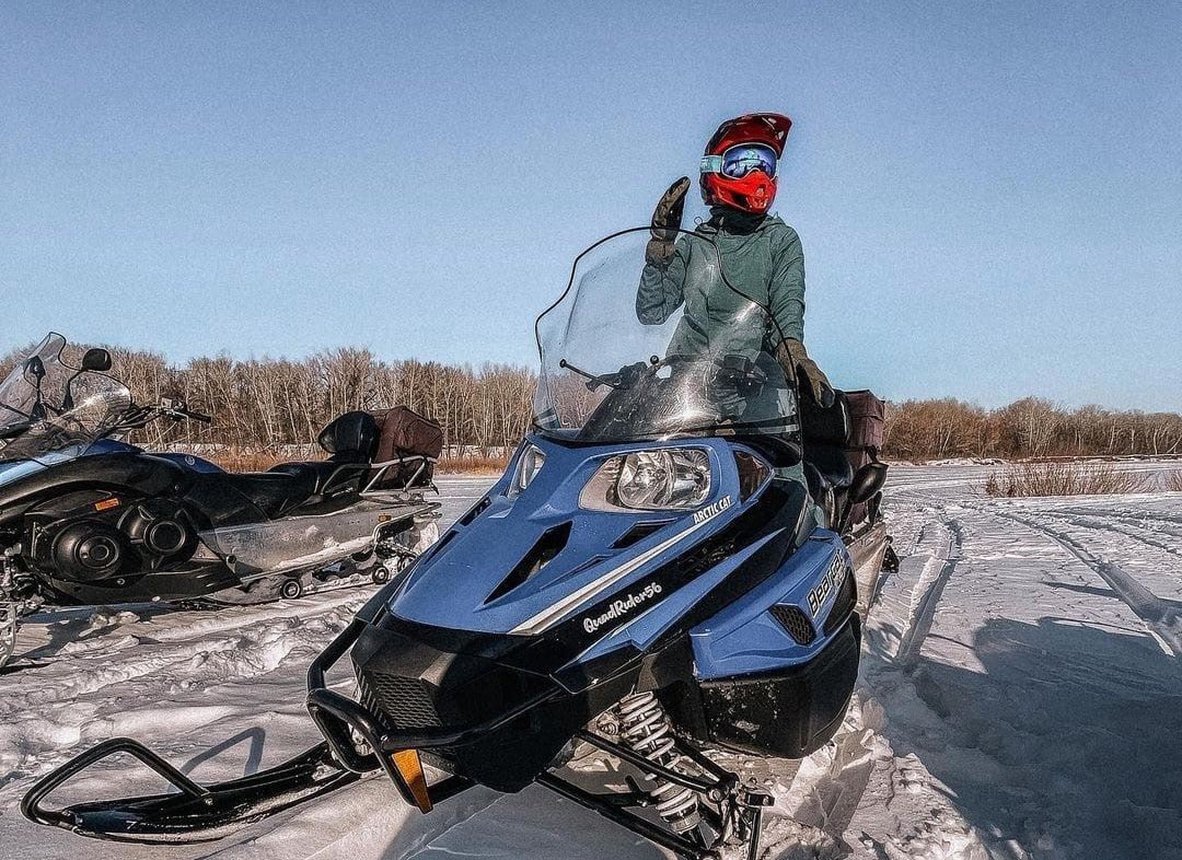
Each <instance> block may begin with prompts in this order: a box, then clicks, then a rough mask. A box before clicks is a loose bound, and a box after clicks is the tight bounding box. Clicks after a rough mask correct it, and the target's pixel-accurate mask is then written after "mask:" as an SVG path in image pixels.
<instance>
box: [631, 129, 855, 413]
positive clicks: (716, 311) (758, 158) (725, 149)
mask: <svg viewBox="0 0 1182 860" xmlns="http://www.w3.org/2000/svg"><path fill="white" fill-rule="evenodd" d="M791 127H792V120H790V119H789V118H788V117H786V116H784V115H782V114H776V113H754V114H745V115H744V116H740V117H736V118H735V119H730V120H727V121H726V122H724V123H723V124H722V125H720V126H719V127H718V130H717V131H716V132H714V136H713V137H711V138H710V141H709V143H707V144H706V151H705V154H704V155H703V157H702V162H701V167H700V175H699V185H700V186H701V191H702V199H703V200H704V201H705V202H706V205H707V206H709V207H710V219H709V220H708V221H706V222H705V223H704V224H700V225H699V226H698V228H697V231H696V232H697V233H699V234H702V235H704V236H706V237H708V238H709V240H712V241H713V243H714V245H715V247H716V248H717V249H718V251H717V253H718V254H719V256H720V258H721V263H722V268H723V269H724V270H725V277H724V281H725V283H722V282H720V281H718V280H717V279H712V278H700V277H687V274H690V273H692V272H693V271H694V268H695V263H697V264H698V265H703V263H702V261H703V260H706V259H709V258H711V256H712V255H710V254H707V253H704V252H703V250H702V249H698V250H697V253H696V254H695V245H697V244H698V243H699V242H701V241H703V240H698V239H696V238H695V237H694V236H692V235H690V234H687V233H681V234H678V232H677V231H678V229H679V228H680V227H681V218H682V212H683V211H684V209H685V195H686V192H687V191H689V187H690V180H689V177H687V176H683V177H681V178H680V179H678V180H677V181H676V182H674V183H673V184H672V185H670V186H669V189H668V190H667V191H666V192H665V193H664V195H662V197H661V199H660V201H659V202H658V203H657V207H656V210H655V211H654V212H653V218H652V238H651V239H650V240H649V243H648V246H647V248H646V251H645V266H644V271H643V273H642V275H641V279H640V287H639V289H638V290H637V294H636V315H637V317H638V318H639V319H640V321H641V322H642V323H644V324H646V325H660V324H661V323H663V322H664V321H665V320H666V319H668V318H669V316H670V315H671V314H673V313H674V312H675V311H676V310H677V309H678V308H679V307H681V306H682V304H684V305H685V314H684V316H683V317H682V319H681V321H680V323H679V324H678V327H677V330H676V332H675V333H674V336H673V340H672V341H671V343H670V347H669V352H670V353H680V354H694V353H698V352H701V351H704V349H705V346H706V344H707V343H708V342H709V341H710V339H711V337H712V335H713V334H714V333H715V332H716V330H717V329H718V328H719V325H720V320H721V319H722V318H723V317H725V318H726V324H728V325H731V326H733V323H734V319H735V315H736V313H737V312H739V311H740V310H741V308H740V305H741V303H742V302H743V301H744V300H754V301H756V302H758V304H760V305H762V306H764V307H766V308H769V309H770V311H771V314H772V319H771V320H767V321H765V320H762V319H758V318H756V317H752V320H751V325H752V330H751V331H750V332H749V334H748V337H750V338H751V340H752V341H753V345H755V347H756V350H758V349H759V348H760V347H763V348H766V351H767V352H768V353H770V354H772V355H775V357H776V359H777V361H778V362H779V364H780V366H781V367H782V368H783V371H784V374H785V376H786V377H787V378H788V379H793V378H796V379H798V380H799V385H800V388H801V390H802V391H803V392H808V393H809V394H810V395H811V396H812V398H813V400H815V401H816V402H817V403H819V404H821V405H822V406H825V407H828V406H830V405H832V403H833V399H834V393H833V388H832V386H830V384H829V380H828V379H827V378H826V376H825V374H824V373H823V372H822V371H821V369H820V368H819V367H817V365H816V363H815V362H813V360H812V359H811V358H809V355H808V352H807V351H806V350H805V347H804V254H803V252H802V250H801V244H800V237H799V236H798V235H797V233H796V231H795V230H794V229H792V228H791V227H789V226H788V225H787V224H785V223H784V221H783V220H782V219H781V218H780V217H779V216H778V215H770V214H768V210H769V209H770V208H771V205H772V202H773V201H774V200H775V197H776V185H777V180H776V173H777V167H778V162H779V159H780V156H781V155H782V154H783V152H784V144H785V141H786V140H787V138H788V130H789V129H790V128H791ZM736 290H738V291H739V292H736ZM707 293H709V294H707Z"/></svg>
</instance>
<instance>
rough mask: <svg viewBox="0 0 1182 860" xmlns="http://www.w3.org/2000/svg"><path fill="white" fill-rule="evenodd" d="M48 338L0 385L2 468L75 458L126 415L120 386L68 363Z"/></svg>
mask: <svg viewBox="0 0 1182 860" xmlns="http://www.w3.org/2000/svg"><path fill="white" fill-rule="evenodd" d="M65 348H66V340H65V338H63V337H62V336H61V335H60V334H55V333H51V334H49V335H48V336H46V338H45V339H44V340H43V341H41V343H40V344H38V345H37V347H36V348H35V349H33V351H32V352H30V353H29V354H28V355H27V356H25V357H24V359H22V360H21V361H20V362H19V363H18V364H17V365H16V367H14V368H13V370H12V372H11V373H9V374H8V377H7V378H6V379H5V380H4V382H3V383H0V462H4V461H10V460H29V459H35V460H47V461H48V460H56V461H60V460H61V459H62V458H65V457H71V456H78V455H79V454H82V453H83V452H85V450H86V449H87V448H89V447H90V445H91V444H92V443H93V442H94V441H95V440H96V439H99V438H101V437H102V436H105V435H106V434H107V433H108V432H110V431H111V430H112V429H113V428H114V427H116V426H117V425H118V423H119V421H120V420H121V419H122V418H123V416H125V415H126V413H127V410H128V408H129V407H130V406H131V394H130V392H128V390H127V388H126V387H125V386H124V385H123V383H121V382H119V381H118V380H116V379H112V378H111V377H109V376H107V375H105V374H102V373H94V372H91V371H84V370H80V369H78V368H76V367H73V366H72V365H69V364H67V363H66V361H65V359H64V358H63V355H62V353H63V351H64V350H65Z"/></svg>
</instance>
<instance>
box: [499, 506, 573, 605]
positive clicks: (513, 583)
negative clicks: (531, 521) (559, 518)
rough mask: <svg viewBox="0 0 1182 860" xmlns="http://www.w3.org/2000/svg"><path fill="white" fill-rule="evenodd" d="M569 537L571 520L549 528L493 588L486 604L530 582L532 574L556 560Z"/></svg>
mask: <svg viewBox="0 0 1182 860" xmlns="http://www.w3.org/2000/svg"><path fill="white" fill-rule="evenodd" d="M569 538H570V523H569V522H565V523H563V524H562V525H558V526H554V527H553V528H551V529H547V530H546V532H545V533H544V534H543V535H542V536H541V537H540V538H538V542H537V543H536V544H534V545H533V549H531V550H530V551H529V552H527V553H526V554H525V558H523V559H522V560H521V561H519V562H518V563H517V566H516V567H514V568H513V570H511V571H510V572H509V575H508V576H506V577H505V578H504V579H503V580H502V581H501V584H500V585H498V586H497V587H496V588H494V589H493V591H492V594H490V595H489V596H488V597H487V598H485V601H484V602H485V604H486V605H487V604H489V603H492V602H493V601H494V600H499V599H500V598H502V597H504V596H505V595H506V594H508V593H509V592H510V591H512V590H513V589H515V588H517V586H519V585H523V584H524V583H526V582H528V581H529V579H530V577H531V576H533V575H534V574H535V573H537V572H538V571H539V570H541V569H542V568H543V567H545V566H546V565H548V564H549V563H550V562H551V561H553V560H554V557H555V556H557V555H558V554H559V553H560V552H562V550H563V549H565V548H566V542H567V540H568V539H569Z"/></svg>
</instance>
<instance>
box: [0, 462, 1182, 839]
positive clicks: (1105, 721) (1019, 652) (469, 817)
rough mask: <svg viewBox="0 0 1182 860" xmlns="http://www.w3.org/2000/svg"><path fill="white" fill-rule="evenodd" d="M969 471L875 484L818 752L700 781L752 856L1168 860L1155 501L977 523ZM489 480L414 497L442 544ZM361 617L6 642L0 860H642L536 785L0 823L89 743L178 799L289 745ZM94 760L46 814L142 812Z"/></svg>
mask: <svg viewBox="0 0 1182 860" xmlns="http://www.w3.org/2000/svg"><path fill="white" fill-rule="evenodd" d="M996 468H997V467H995V466H971V465H964V464H949V465H943V466H937V467H913V466H895V467H892V470H891V474H890V479H889V487H890V489H889V492H888V496H889V498H888V504H887V510H888V513H889V515H890V517H891V530H892V532H893V534H894V537H895V548H896V550H897V551H898V553H899V555H900V556H901V557H902V564H901V566H900V569H899V571H898V572H897V573H893V574H890V575H889V576H885V575H884V576H883V577H882V578H881V579H880V581H879V583H878V587H877V589H876V590H875V592H874V595H873V601H872V604H871V609H870V613H869V617H868V619H867V620H866V624H865V637H864V647H863V662H862V673H861V679H860V682H859V686H858V689H857V691H856V693H855V698H854V703H853V705H852V707H851V709H850V714H849V716H848V718H847V720H846V723H845V726H844V727H843V731H842V732H841V733H839V735H838V736H837V737H836V738H835V739H834V741H833V742H832V743H830V744H829V745H827V746H826V747H825V748H824V749H822V750H821V751H819V752H818V753H816V754H815V755H813V756H811V757H809V758H808V759H807V760H805V761H803V762H799V763H798V762H787V761H778V760H770V761H768V760H755V759H751V758H748V757H744V756H730V757H728V759H727V761H728V764H731V765H734V766H737V767H739V768H741V769H742V770H743V771H744V773H745V775H747V776H749V777H751V778H754V779H756V780H758V781H759V782H761V783H762V784H763V785H764V786H765V787H767V788H768V789H769V790H771V791H772V792H773V793H774V795H775V797H776V807H775V808H774V812H775V813H776V814H775V815H772V816H771V817H770V818H769V821H768V824H767V827H766V832H765V839H764V846H765V851H764V854H763V858H764V860H805V858H847V857H848V858H857V859H858V860H902V858H912V857H914V858H921V857H922V858H942V860H1026V859H1027V858H1029V860H1061V858H1074V857H1081V858H1084V857H1087V858H1091V857H1102V858H1106V860H1109V858H1136V860H1144V859H1145V858H1150V857H1152V858H1182V752H1180V745H1179V743H1178V741H1177V738H1176V735H1177V734H1178V731H1179V728H1178V727H1179V718H1178V716H1177V715H1178V714H1179V713H1182V661H1180V660H1179V658H1178V657H1177V656H1175V653H1176V652H1175V651H1174V650H1172V649H1171V648H1169V647H1168V646H1163V642H1165V643H1168V642H1169V641H1170V639H1169V637H1168V636H1166V635H1163V633H1162V630H1161V629H1160V628H1159V627H1155V626H1154V625H1160V624H1166V625H1167V627H1166V630H1167V632H1168V631H1169V630H1172V629H1175V628H1173V627H1172V626H1170V625H1173V624H1176V623H1177V619H1178V617H1179V613H1180V611H1182V555H1180V547H1182V494H1177V493H1173V494H1171V493H1157V494H1144V495H1126V496H1114V497H1075V498H1069V499H1023V500H994V499H989V498H987V497H985V496H984V495H983V492H982V487H983V483H984V480H985V478H986V476H987V475H988V473H989V472H990V471H993V470H995V469H996ZM1130 468H1136V469H1138V470H1140V471H1143V472H1145V473H1146V474H1152V472H1153V470H1154V469H1155V468H1167V469H1168V468H1176V466H1173V465H1168V466H1164V467H1157V466H1154V465H1153V464H1144V463H1140V464H1133V465H1131V466H1130ZM489 482H490V479H485V478H444V479H442V480H441V482H440V484H441V489H442V491H443V496H444V501H445V513H446V517H445V521H449V520H450V519H453V518H454V517H456V516H458V515H459V514H461V513H462V512H463V511H464V510H465V509H466V508H467V507H468V506H470V505H471V504H472V503H474V502H475V501H476V500H477V499H478V498H479V497H480V495H481V493H482V492H483V490H484V488H485V487H486V486H487V485H488V483H489ZM370 593H371V589H359V590H356V591H333V592H327V593H324V594H319V595H312V596H309V597H306V598H302V599H300V600H297V601H287V602H281V603H277V604H272V605H269V606H243V607H230V608H227V609H224V610H220V611H217V612H211V611H181V612H169V611H163V610H161V609H160V608H158V607H137V608H132V609H128V608H114V609H98V610H78V611H75V610H71V611H69V612H62V613H57V614H56V615H53V616H47V617H45V618H43V619H41V621H40V622H38V623H34V624H32V625H29V626H28V627H26V628H25V629H24V630H22V634H21V640H20V642H19V643H18V654H21V655H23V659H22V660H21V663H20V666H23V668H20V667H18V668H19V671H15V672H12V673H8V674H5V675H0V860H7V858H18V857H19V858H23V857H27V856H30V852H31V851H32V852H33V853H35V854H36V856H38V857H41V858H67V857H69V858H72V857H75V856H79V855H83V854H84V855H85V856H86V857H88V858H97V860H108V858H110V860H113V858H126V860H142V858H158V857H176V858H196V857H216V858H220V860H262V858H278V857H282V858H285V860H286V858H311V857H316V858H324V860H327V858H347V860H367V858H384V859H385V860H409V858H416V860H443V858H445V857H454V856H464V857H468V858H489V859H490V860H491V858H505V857H514V858H528V860H541V858H553V857H562V858H576V860H591V858H602V857H619V858H629V860H637V858H646V860H647V858H660V857H664V856H667V855H665V854H664V853H663V852H662V851H660V850H659V849H657V848H655V847H653V846H652V845H649V844H647V843H645V842H643V841H641V840H639V839H638V838H636V837H634V836H633V835H631V834H629V833H628V832H626V831H624V830H622V829H621V828H619V827H616V826H614V825H612V824H611V823H609V822H607V821H605V820H604V819H601V818H599V817H598V816H596V815H594V814H593V813H590V812H588V811H586V810H584V809H582V808H580V807H577V806H575V805H573V804H571V803H569V802H567V801H564V800H561V799H560V798H558V797H556V796H554V795H552V794H551V793H549V792H547V791H546V790H544V789H541V788H536V787H535V788H530V789H527V790H526V791H524V792H522V793H520V794H517V795H499V794H496V793H494V792H491V791H487V790H484V789H474V790H472V791H469V792H466V793H465V794H462V795H460V796H459V797H457V798H454V799H453V800H450V801H447V802H446V803H444V804H442V805H441V806H440V807H439V808H438V809H437V810H436V811H435V812H434V813H432V814H431V815H428V816H423V815H420V814H419V813H418V812H416V811H412V810H410V809H409V808H407V807H406V806H405V805H404V804H402V803H401V802H400V801H399V800H398V798H397V796H396V794H395V792H394V791H393V789H392V788H391V787H390V786H389V785H388V784H386V783H385V781H384V780H382V779H368V780H363V781H362V782H360V783H358V784H356V785H354V786H352V787H350V788H348V789H345V790H342V791H340V792H337V793H336V794H333V795H331V796H329V797H326V798H322V799H320V800H318V801H315V802H312V803H309V804H307V805H305V806H303V807H300V808H298V809H296V810H291V811H289V812H286V813H283V814H281V815H279V816H276V817H274V818H272V819H269V820H267V821H265V822H263V823H261V824H259V825H256V826H254V827H251V828H247V829H246V830H244V831H242V832H241V833H238V834H235V835H233V836H231V837H228V838H226V839H223V840H220V841H218V842H214V843H209V844H204V845H190V846H182V847H178V848H161V847H145V846H135V845H119V844H115V843H104V842H97V841H94V840H85V841H83V840H81V839H80V838H79V837H76V836H73V835H71V834H69V833H66V832H64V831H57V830H48V829H45V828H39V827H35V826H34V825H32V824H29V823H28V822H26V821H25V820H24V819H23V818H21V817H20V815H19V812H18V811H17V805H18V803H19V799H20V797H21V795H22V794H23V793H24V791H25V790H26V789H27V788H28V786H29V784H30V782H31V780H32V779H33V778H35V777H36V776H38V775H40V774H43V773H45V772H46V771H47V770H48V769H50V768H52V767H53V766H55V765H57V764H60V763H61V762H62V761H64V760H65V759H66V758H68V757H70V756H71V755H74V754H76V753H78V752H80V751H81V750H82V749H84V748H86V747H88V746H90V745H91V744H93V743H95V742H97V741H99V740H102V739H104V738H106V737H111V736H115V735H132V736H135V737H137V738H139V739H141V740H143V741H144V742H146V743H147V744H148V745H149V746H151V747H153V748H155V749H157V750H158V751H160V752H161V753H162V754H164V755H165V756H166V757H167V758H169V759H170V760H171V761H174V762H176V763H177V764H178V765H180V766H181V767H182V769H183V770H185V771H186V772H187V773H190V774H191V775H192V776H194V777H195V778H196V779H198V780H202V781H209V780H213V779H220V778H229V777H233V776H238V775H241V774H243V773H247V772H252V771H254V770H257V769H259V768H264V767H269V766H271V765H273V764H275V763H277V762H278V761H280V760H282V759H284V758H286V757H288V756H289V755H292V754H294V753H296V752H299V751H301V750H302V749H304V748H306V747H307V746H309V745H311V744H312V743H314V742H315V741H316V740H317V734H316V732H315V729H314V728H313V727H312V724H311V721H310V720H309V719H308V718H307V715H306V713H305V712H304V709H303V693H304V671H305V669H306V667H307V664H308V662H309V661H310V659H311V658H312V656H313V655H314V654H316V653H317V652H318V651H319V650H320V648H322V647H323V645H324V644H325V643H326V642H327V641H328V640H329V639H330V638H331V637H332V636H333V635H335V633H336V632H338V631H339V630H340V629H341V628H342V627H343V626H344V624H345V623H346V622H347V621H348V619H349V617H350V616H351V615H352V613H353V611H354V610H355V609H356V608H357V607H358V606H360V605H361V603H362V602H363V601H364V600H365V599H366V597H367V596H368V594H370ZM330 680H332V679H330ZM336 681H337V683H341V684H346V683H348V679H347V673H345V672H342V673H340V675H339V676H338V677H337V679H336ZM115 764H119V763H115ZM115 764H113V765H112V766H110V767H108V768H106V769H104V770H103V771H102V772H96V773H95V775H94V776H93V777H91V778H88V779H87V780H86V782H85V783H82V784H79V785H78V787H77V788H76V789H67V790H65V791H63V797H61V798H56V797H55V798H54V800H55V801H57V800H60V801H61V802H70V801H71V800H75V799H77V798H78V797H80V796H81V795H83V794H86V793H88V792H94V791H99V792H101V791H107V792H118V793H126V792H128V791H141V790H152V788H153V786H154V783H152V782H151V780H150V779H148V778H141V774H140V773H139V772H138V771H132V770H130V769H128V768H126V767H116V766H115ZM116 773H117V774H118V778H117V779H116V778H115V775H116ZM34 846H35V848H34ZM728 860H730V858H728Z"/></svg>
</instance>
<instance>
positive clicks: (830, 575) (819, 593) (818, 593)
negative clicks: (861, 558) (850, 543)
mask: <svg viewBox="0 0 1182 860" xmlns="http://www.w3.org/2000/svg"><path fill="white" fill-rule="evenodd" d="M848 574H849V568H848V567H847V566H846V563H845V559H844V558H842V555H841V553H834V555H833V561H831V562H829V567H828V568H827V569H826V570H825V575H824V576H822V577H821V579H820V580H819V581H818V582H817V584H816V585H815V586H813V590H812V591H810V592H809V594H808V601H809V612H811V613H812V615H813V618H816V617H817V612H818V611H819V610H820V608H821V607H822V606H824V605H825V601H826V600H828V599H829V597H830V596H831V595H834V594H836V593H837V589H838V588H840V587H841V584H842V583H843V582H845V578H846V576H847V575H848Z"/></svg>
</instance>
